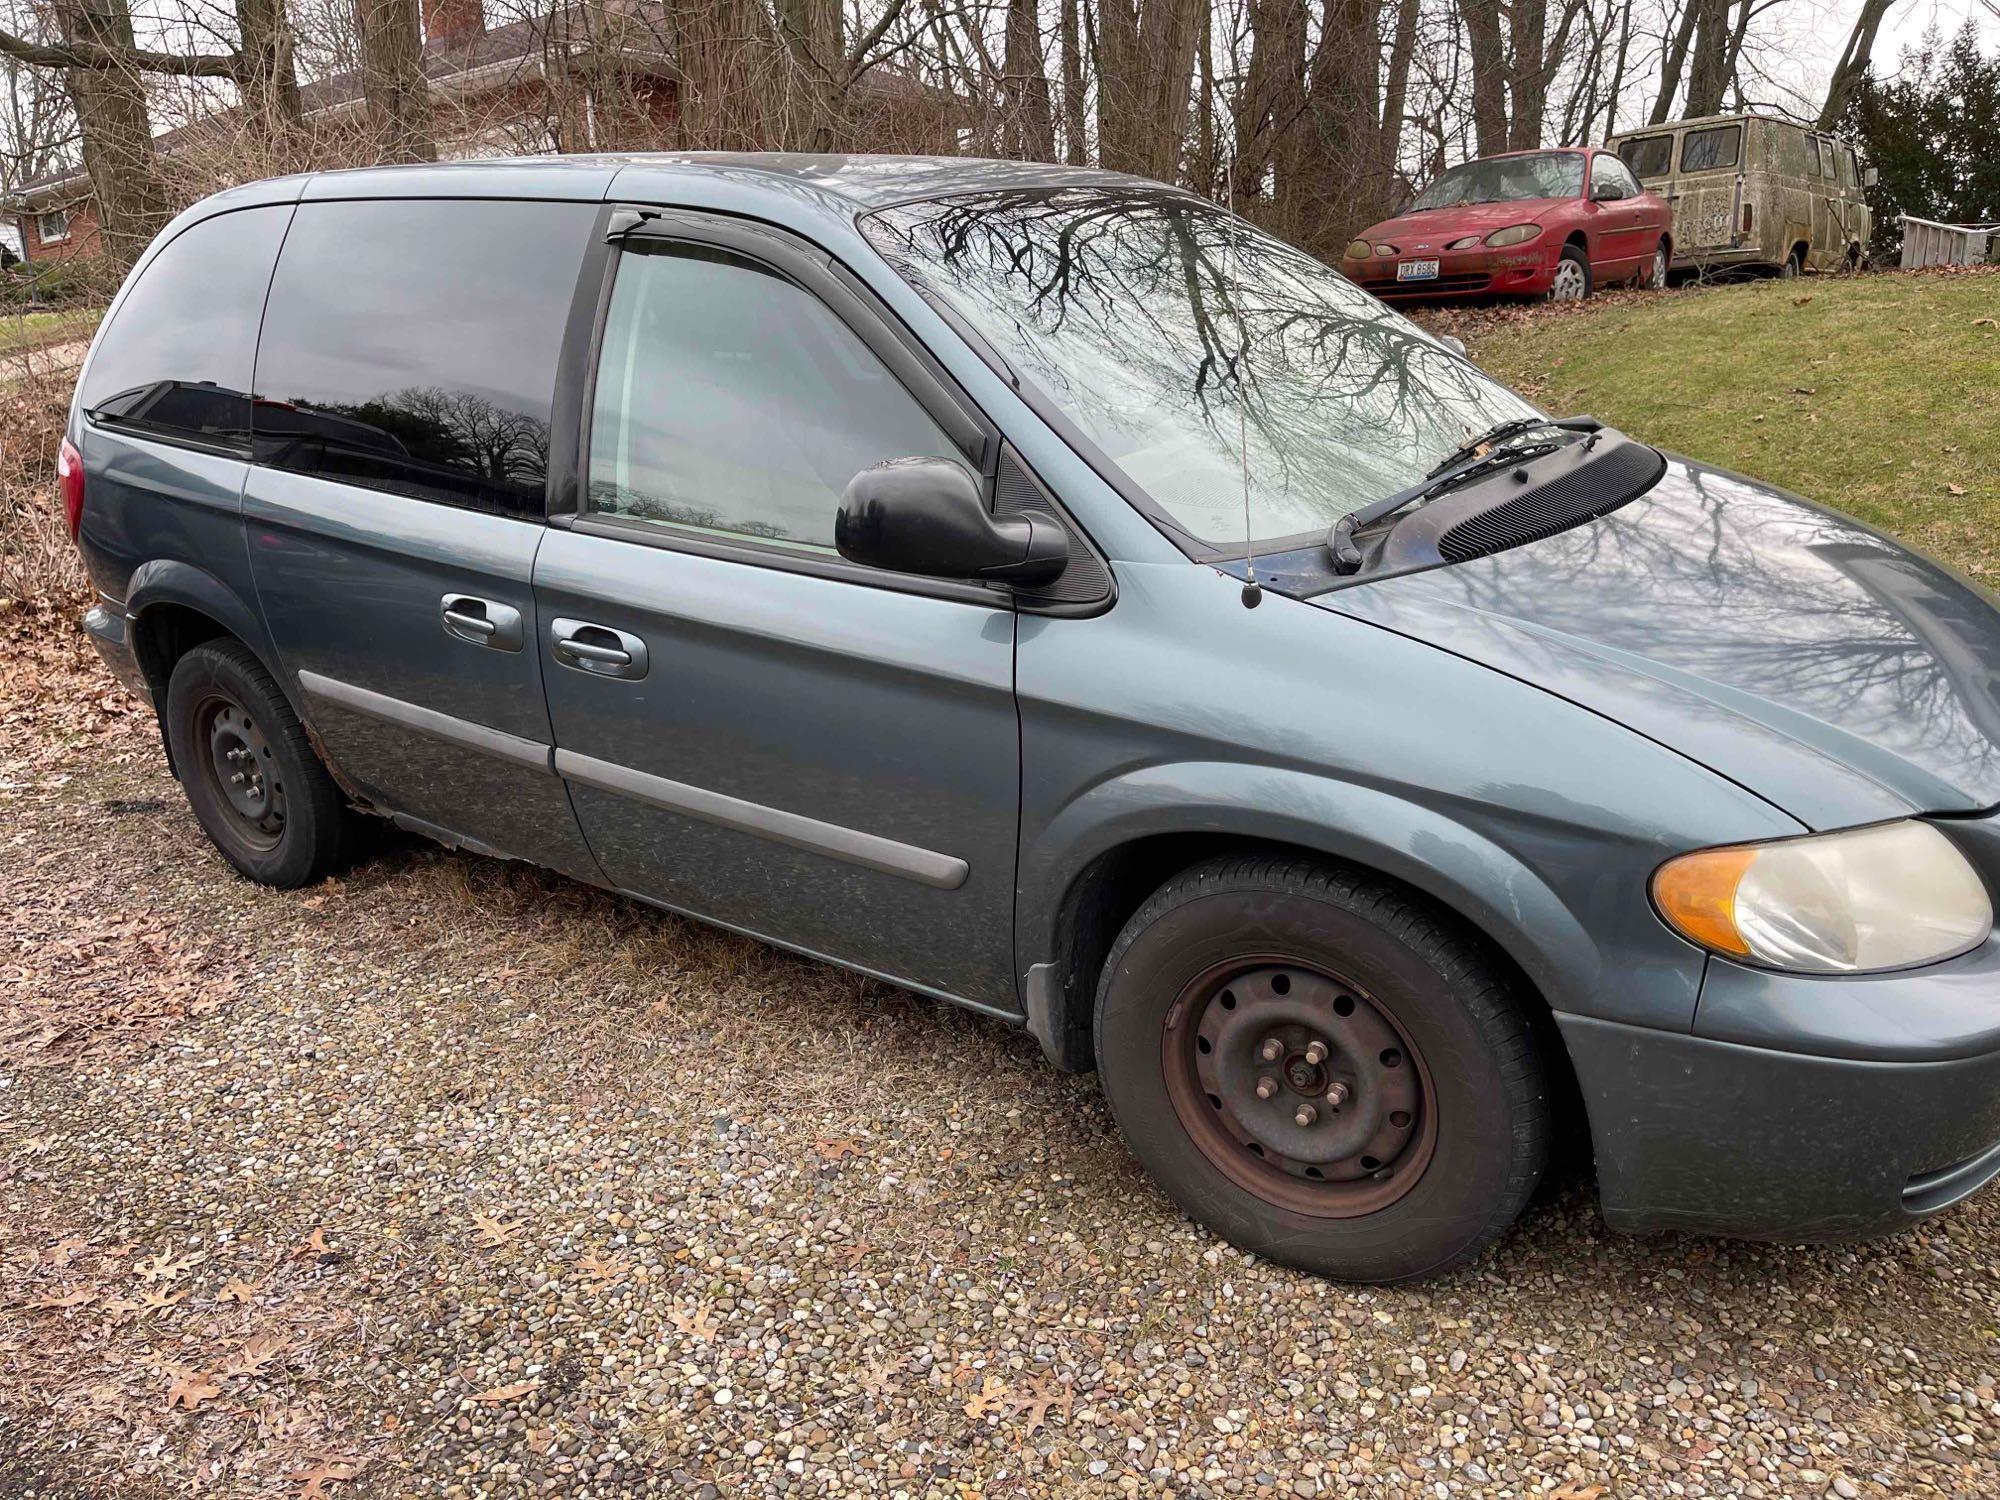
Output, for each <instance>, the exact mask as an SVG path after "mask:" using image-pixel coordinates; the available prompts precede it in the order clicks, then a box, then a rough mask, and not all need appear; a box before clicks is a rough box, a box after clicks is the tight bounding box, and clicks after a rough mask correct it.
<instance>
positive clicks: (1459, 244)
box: [1445, 234, 1479, 250]
mask: <svg viewBox="0 0 2000 1500" xmlns="http://www.w3.org/2000/svg"><path fill="white" fill-rule="evenodd" d="M1478 243H1479V236H1478V235H1476V234H1468V235H1467V236H1466V237H1465V238H1464V239H1462V240H1453V241H1452V242H1451V243H1450V244H1449V245H1446V246H1445V249H1447V250H1470V249H1471V248H1472V247H1473V246H1474V245H1476V244H1478Z"/></svg>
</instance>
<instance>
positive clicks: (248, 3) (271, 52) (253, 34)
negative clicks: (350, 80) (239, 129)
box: [236, 0, 305, 142]
mask: <svg viewBox="0 0 2000 1500" xmlns="http://www.w3.org/2000/svg"><path fill="white" fill-rule="evenodd" d="M236 31H237V35H238V37H239V38H240V40H239V43H238V46H239V49H240V54H241V62H240V64H239V66H238V70H237V75H236V88H237V92H238V93H239V94H241V95H242V98H243V113H244V116H245V118H246V119H247V120H249V121H252V122H255V123H254V124H253V128H255V129H261V130H262V131H263V132H264V133H265V134H266V135H268V136H270V137H272V138H274V139H276V140H278V141H280V142H286V141H289V140H290V139H292V138H293V137H294V136H295V135H296V133H297V132H298V130H299V128H300V126H302V125H303V124H304V123H305V110H304V109H303V108H302V107H301V106H300V103H299V75H298V70H297V69H296V68H295V67H294V66H293V62H292V28H291V25H290V23H289V22H288V21H287V20H286V18H285V7H284V0H236Z"/></svg>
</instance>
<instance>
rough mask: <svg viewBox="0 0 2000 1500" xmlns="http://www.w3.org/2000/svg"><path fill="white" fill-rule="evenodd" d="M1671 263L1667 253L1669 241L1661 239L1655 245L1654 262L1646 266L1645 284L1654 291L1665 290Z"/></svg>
mask: <svg viewBox="0 0 2000 1500" xmlns="http://www.w3.org/2000/svg"><path fill="white" fill-rule="evenodd" d="M1670 264H1671V261H1670V258H1669V256H1668V255H1667V242H1666V241H1665V240H1661V241H1660V243H1659V244H1657V245H1655V246H1654V247H1653V260H1652V264H1650V265H1649V266H1647V268H1646V282H1645V284H1646V285H1647V286H1648V287H1649V288H1651V289H1652V290H1653V291H1656V292H1663V291H1665V290H1666V289H1667V271H1668V268H1669V266H1670Z"/></svg>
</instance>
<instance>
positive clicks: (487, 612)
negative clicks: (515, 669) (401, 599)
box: [438, 594, 521, 651]
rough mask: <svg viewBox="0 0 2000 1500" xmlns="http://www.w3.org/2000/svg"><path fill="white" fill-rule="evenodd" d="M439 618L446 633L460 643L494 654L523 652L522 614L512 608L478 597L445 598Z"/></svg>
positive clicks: (465, 595)
mask: <svg viewBox="0 0 2000 1500" xmlns="http://www.w3.org/2000/svg"><path fill="white" fill-rule="evenodd" d="M438 618H439V619H440V620H442V621H443V622H444V633H445V634H446V635H453V636H457V637H458V638H459V639H460V640H461V641H470V642H471V643H472V644H473V645H475V646H490V647H491V648H492V649H493V650H495V651H519V650H520V649H521V612H520V611H519V610H518V609H516V608H514V606H513V605H511V604H502V603H500V601H499V600H497V599H481V598H479V597H478V596H477V595H476V594H446V595H445V596H444V598H442V599H440V600H439V601H438Z"/></svg>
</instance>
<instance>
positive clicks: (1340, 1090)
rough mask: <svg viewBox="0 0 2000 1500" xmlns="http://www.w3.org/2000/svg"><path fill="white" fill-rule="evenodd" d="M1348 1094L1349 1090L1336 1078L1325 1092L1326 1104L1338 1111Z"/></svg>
mask: <svg viewBox="0 0 2000 1500" xmlns="http://www.w3.org/2000/svg"><path fill="white" fill-rule="evenodd" d="M1348 1093H1349V1089H1348V1087H1347V1085H1346V1084H1344V1083H1342V1082H1341V1081H1340V1080H1339V1079H1337V1078H1336V1079H1335V1080H1334V1081H1333V1084H1332V1086H1331V1087H1329V1088H1328V1089H1327V1091H1326V1102H1327V1103H1328V1104H1329V1105H1331V1106H1332V1107H1333V1108H1335V1109H1339V1108H1340V1106H1341V1105H1343V1104H1345V1103H1346V1102H1347V1096H1348Z"/></svg>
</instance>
